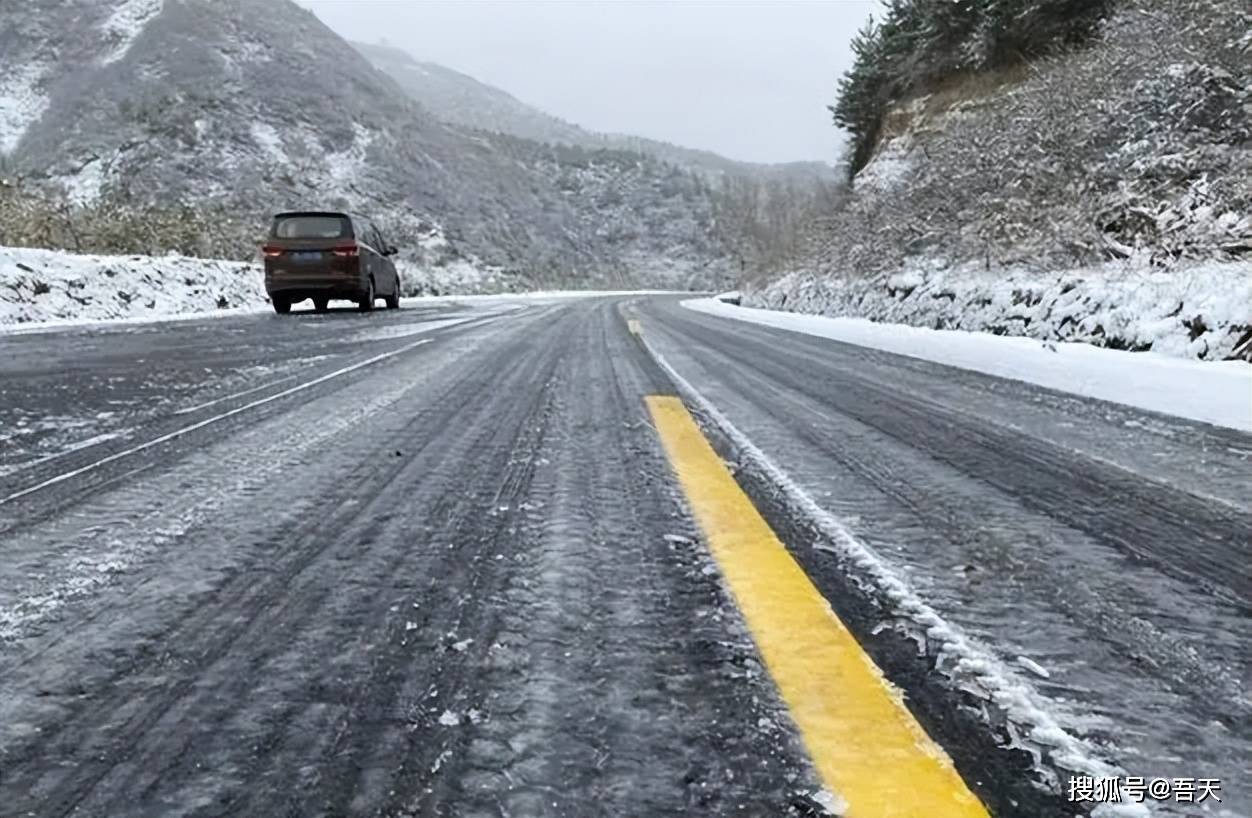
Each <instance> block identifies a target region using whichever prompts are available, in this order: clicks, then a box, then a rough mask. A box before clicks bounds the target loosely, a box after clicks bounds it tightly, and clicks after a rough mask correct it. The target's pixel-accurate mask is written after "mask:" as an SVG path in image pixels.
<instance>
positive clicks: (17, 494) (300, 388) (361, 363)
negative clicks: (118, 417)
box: [0, 338, 434, 506]
mask: <svg viewBox="0 0 1252 818" xmlns="http://www.w3.org/2000/svg"><path fill="white" fill-rule="evenodd" d="M433 340H434V339H432V338H423V339H421V340H420V341H414V342H413V343H411V344H405V345H404V346H402V347H400V348H399V349H393V350H391V351H390V352H384V353H382V354H381V355H375V356H374V357H373V358H367V359H366V360H364V361H359V362H357V363H355V364H352V365H351V366H345V367H343V368H342V369H336V370H335V371H334V372H329V373H327V374H325V375H322V376H321V377H319V378H314V379H313V380H311V381H309V382H307V383H302V384H299V385H298V386H293V387H291V388H290V389H284V390H283V391H282V392H278V393H277V394H274V395H269V396H268V397H264V398H261V399H260V400H254V401H252V403H245V404H244V405H243V406H237V407H235V408H234V409H231V410H230V411H228V412H223V413H222V414H220V415H214V416H213V417H211V418H206V419H204V420H202V421H199V422H198V423H193V424H191V425H190V426H184V427H183V428H181V429H176V430H175V431H173V432H169V433H167V434H163V435H161V436H160V437H157V438H153V439H152V440H149V441H147V442H145V443H140V444H139V445H138V446H134V447H132V448H129V449H126V450H125V451H121V452H116V453H114V454H111V455H109V456H108V457H104V458H101V459H100V460H97V461H95V462H94V463H88V464H87V465H86V466H83V467H82V468H78V469H74V470H73V471H68V472H65V473H64V474H58V475H57V476H56V477H51V478H49V479H47V480H45V481H43V482H42V483H38V484H37V485H34V486H31V487H29V488H25V489H22V490H21V491H18V492H15V493H13V494H10V495H9V496H8V497H5V498H3V499H0V506H2V505H4V504H5V503H9V502H12V501H13V500H17V499H18V498H20V497H25V496H26V495H28V494H33V493H35V492H36V491H39V490H40V489H45V488H47V487H48V486H53V485H56V484H57V483H63V482H65V481H66V480H69V479H70V478H72V477H77V476H78V475H80V474H84V473H86V472H89V471H93V470H95V469H98V468H100V467H101V466H103V465H105V464H106V463H112V462H113V461H115V460H121V459H122V458H123V457H129V456H130V455H132V454H135V453H136V452H142V451H143V450H144V449H150V448H152V447H153V446H158V445H160V444H162V443H165V442H167V441H170V440H173V439H174V438H176V437H180V436H182V435H185V434H187V433H188V432H194V431H195V430H196V429H203V428H204V427H205V426H208V425H210V424H212V423H217V422H218V421H219V420H225V419H226V418H228V417H232V416H233V415H237V414H239V413H240V412H246V411H248V410H249V409H255V408H256V407H258V406H262V405H264V404H266V403H269V402H270V401H276V400H278V399H279V398H285V397H286V396H288V395H294V394H295V393H296V392H302V391H304V390H305V389H308V388H309V387H312V386H316V385H317V384H319V383H325V382H326V381H328V380H330V379H331V378H337V377H339V376H340V375H346V374H347V373H349V372H352V371H354V370H357V369H360V368H362V367H365V366H369V365H370V364H375V363H378V362H379V361H382V360H385V359H387V358H392V357H394V356H396V355H399V354H400V353H402V352H408V351H409V350H410V349H413V348H414V347H419V346H421V345H422V344H429V343H431V342H432V341H433Z"/></svg>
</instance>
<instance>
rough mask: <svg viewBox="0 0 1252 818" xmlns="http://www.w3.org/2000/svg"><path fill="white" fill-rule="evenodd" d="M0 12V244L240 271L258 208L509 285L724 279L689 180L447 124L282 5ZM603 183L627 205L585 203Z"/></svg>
mask: <svg viewBox="0 0 1252 818" xmlns="http://www.w3.org/2000/svg"><path fill="white" fill-rule="evenodd" d="M4 16H5V23H6V25H5V26H4V27H3V29H2V30H0V77H3V79H0V152H3V154H4V156H3V160H2V161H3V163H2V164H0V179H3V180H6V181H5V183H4V184H0V233H2V234H3V241H4V242H5V243H6V244H10V245H14V244H20V245H28V246H37V247H58V248H66V249H73V250H79V251H91V252H105V253H108V252H117V253H129V252H143V253H163V252H165V251H167V250H171V249H173V250H177V251H180V252H183V253H189V254H196V255H205V256H216V257H232V258H241V259H242V258H248V257H249V256H250V254H251V252H252V250H253V248H254V246H255V241H256V238H257V236H258V235H259V233H260V231H261V230H262V229H263V227H264V225H265V223H266V216H267V214H268V213H270V212H272V211H274V210H278V209H287V208H293V207H319V208H328V207H329V208H355V209H359V210H363V211H367V212H369V213H370V214H371V215H372V216H374V217H376V218H377V219H378V220H379V221H380V222H382V223H383V225H384V226H385V227H386V228H387V229H388V230H389V231H390V233H391V234H392V236H393V238H394V239H395V241H396V244H398V245H399V246H400V247H402V248H412V247H416V246H417V245H419V244H420V243H421V240H422V238H423V237H424V236H427V235H430V234H431V233H432V232H438V233H439V234H441V235H442V236H443V237H444V238H445V241H446V245H445V246H444V248H443V249H442V250H441V251H440V252H441V255H442V257H443V260H444V261H446V262H448V263H463V264H467V265H470V266H474V267H490V268H494V269H497V270H499V271H500V273H499V274H500V275H501V276H505V277H510V278H511V279H512V283H511V284H510V288H518V287H531V286H540V285H545V284H563V285H567V286H568V285H580V284H581V285H592V286H594V285H598V284H603V283H606V282H610V281H613V282H619V283H621V282H624V281H625V282H629V283H632V284H636V285H647V284H653V285H661V286H674V285H679V286H688V285H691V286H698V287H708V286H716V285H717V284H718V283H720V282H723V281H724V280H725V279H726V278H727V277H728V275H729V272H728V271H729V266H728V260H727V250H726V248H725V247H724V246H723V242H722V239H721V238H719V237H718V236H717V235H716V231H714V230H713V229H712V227H713V224H712V222H711V217H710V215H709V214H710V212H711V209H712V203H711V200H710V192H709V191H708V190H707V189H705V188H703V187H701V186H700V185H699V184H698V183H697V182H696V181H695V180H694V179H691V180H688V181H687V182H683V183H680V184H677V185H672V184H671V181H672V179H673V173H674V169H673V168H671V167H669V166H667V165H665V164H664V163H662V162H661V161H659V160H656V159H654V158H651V157H642V156H640V155H639V154H635V153H624V152H614V151H602V150H599V151H587V150H583V149H573V148H571V149H570V150H572V151H573V152H572V153H571V152H570V151H568V150H563V151H561V152H559V153H554V152H553V151H552V150H551V149H550V148H549V147H548V146H545V145H543V144H540V143H538V142H534V141H530V140H525V139H519V138H517V137H513V136H503V135H497V134H489V133H483V132H467V131H466V130H465V129H464V128H462V127H459V126H451V125H448V124H446V123H444V122H443V121H442V120H441V119H440V118H438V117H436V116H433V115H431V113H430V112H428V111H427V110H426V109H425V108H423V107H422V106H421V105H420V104H418V103H417V102H415V101H414V100H413V99H412V97H411V96H410V95H409V94H408V93H406V92H405V91H404V90H402V89H401V88H400V87H399V86H398V85H397V84H396V83H395V81H393V80H392V79H391V78H389V77H388V76H386V75H385V74H384V73H382V72H380V71H378V70H376V69H375V68H374V67H373V66H371V65H370V63H369V62H368V61H367V60H366V59H365V58H364V57H362V56H361V55H359V54H357V53H356V52H355V51H354V50H353V49H352V48H351V47H350V46H348V45H347V43H345V42H344V41H343V40H342V39H340V38H339V37H338V36H337V35H335V34H334V33H333V32H331V31H330V30H328V29H327V28H326V27H325V26H323V25H322V24H321V23H320V22H319V21H318V20H317V19H316V17H315V16H314V15H313V14H311V13H310V12H308V11H306V10H304V9H302V8H300V7H298V6H296V5H295V4H293V3H291V2H289V0H212V1H211V2H210V0H184V2H177V3H173V2H162V0H124V2H114V3H99V2H94V0H93V1H92V2H88V0H70V2H62V1H61V0H35V2H31V3H27V4H24V5H22V6H21V7H15V8H6V10H5V12H4ZM554 165H555V166H556V169H557V172H555V173H554V171H553V166H554ZM623 175H629V176H631V177H635V178H637V179H638V180H639V181H640V182H641V183H640V184H639V185H635V186H633V187H632V189H636V190H639V191H648V192H649V195H648V196H647V197H646V198H644V199H639V200H635V199H631V198H629V197H625V198H623V199H622V200H621V201H620V202H617V203H616V204H615V206H614V207H613V208H611V209H606V210H603V211H601V210H598V209H597V208H596V207H595V206H594V205H591V204H589V202H593V201H595V200H597V198H598V197H600V195H601V193H602V192H603V191H604V190H605V189H607V188H610V187H613V186H615V185H617V183H618V180H619V179H620V178H621V177H622V176H623ZM558 179H562V180H565V182H563V183H562V184H565V183H566V182H568V181H569V180H571V179H573V180H577V181H578V186H577V187H574V188H570V187H567V186H561V185H558V184H557V180H558ZM652 193H659V195H652ZM622 225H626V226H627V227H628V228H629V229H628V230H627V231H625V232H623V230H622V229H621V226H622ZM649 225H659V226H660V228H661V229H648V226H649ZM607 234H612V235H611V236H609V237H607V238H606V235H607ZM639 259H646V260H648V261H649V263H648V264H645V265H643V266H642V267H640V266H639V265H638V264H637V261H638V260H639ZM673 259H676V265H671V263H670V262H671V260H673ZM408 260H409V261H410V262H412V263H414V264H419V265H423V266H424V265H426V264H427V263H428V261H429V260H428V259H426V258H424V257H421V255H420V254H417V255H414V256H411V257H410V258H409V259H408ZM654 274H656V275H659V276H660V278H652V277H651V276H653V275H654Z"/></svg>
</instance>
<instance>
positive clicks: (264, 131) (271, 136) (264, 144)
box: [251, 122, 291, 165]
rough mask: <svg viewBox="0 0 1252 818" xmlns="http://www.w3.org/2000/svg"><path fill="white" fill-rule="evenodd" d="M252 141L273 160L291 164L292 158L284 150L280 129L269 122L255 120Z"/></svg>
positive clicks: (252, 128)
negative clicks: (279, 133)
mask: <svg viewBox="0 0 1252 818" xmlns="http://www.w3.org/2000/svg"><path fill="white" fill-rule="evenodd" d="M251 132H252V141H253V142H255V143H256V144H257V147H259V148H260V149H261V150H262V152H263V153H264V154H265V155H266V157H267V158H269V159H270V160H271V161H274V162H277V163H279V164H284V165H285V164H290V162H291V158H290V157H289V156H287V151H285V150H283V140H282V137H281V136H279V135H278V130H277V129H276V128H275V127H274V126H273V125H271V124H269V123H268V122H253V123H252V127H251Z"/></svg>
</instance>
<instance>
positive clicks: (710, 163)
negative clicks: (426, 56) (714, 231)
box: [352, 42, 836, 183]
mask: <svg viewBox="0 0 1252 818" xmlns="http://www.w3.org/2000/svg"><path fill="white" fill-rule="evenodd" d="M352 45H353V47H354V48H356V50H357V51H359V52H361V53H362V54H363V55H365V56H366V57H367V58H368V59H369V61H370V62H371V63H373V64H374V65H375V66H376V67H378V68H379V69H380V70H382V71H383V72H385V73H386V74H387V75H388V76H390V77H391V78H392V79H393V80H395V81H396V83H397V84H398V85H399V86H400V87H401V88H403V89H404V90H405V91H406V92H408V93H409V95H410V96H412V97H413V99H414V100H416V101H417V102H418V103H420V104H421V105H422V106H424V107H425V108H427V109H428V110H429V111H431V112H432V113H433V114H435V116H437V117H439V118H440V119H442V120H444V121H445V122H450V123H454V124H458V125H465V126H468V127H471V128H476V129H479V130H483V131H491V132H497V133H506V134H512V135H513V136H520V137H523V138H525V139H531V140H534V141H537V142H548V143H554V144H562V145H575V146H578V147H583V148H589V149H592V150H600V149H606V148H607V149H610V150H621V151H629V152H633V153H641V154H645V155H647V156H651V157H653V158H656V159H660V160H661V161H664V162H668V163H670V164H673V165H677V166H679V167H681V168H684V169H686V170H690V171H693V172H697V173H700V174H702V175H705V176H706V177H709V178H711V179H713V180H717V179H720V178H722V177H725V176H727V175H733V176H746V177H750V178H756V179H760V180H763V181H765V180H779V181H792V182H795V183H813V182H817V181H831V180H833V179H834V178H835V174H836V172H835V170H834V168H832V167H831V166H830V165H826V164H823V163H821V162H787V163H781V164H759V163H753V162H738V161H735V160H733V159H727V158H726V157H724V156H720V155H718V154H716V153H713V152H712V151H702V150H696V149H694V148H684V147H681V146H679V145H672V144H670V143H668V142H663V141H660V140H656V139H648V138H646V137H641V136H630V135H626V134H605V133H597V132H595V131H589V130H587V129H585V128H582V127H580V126H578V125H574V124H572V123H569V122H566V121H565V120H563V119H560V118H558V117H555V116H552V115H551V114H548V113H545V112H544V111H541V110H539V109H538V108H535V107H532V106H530V105H527V104H526V103H524V102H522V101H521V100H519V99H517V98H516V97H514V96H512V95H511V94H509V93H508V92H506V91H502V90H500V89H499V88H495V87H493V86H490V85H487V84H485V83H482V82H479V81H478V80H476V79H474V78H473V77H470V76H467V75H465V74H462V73H460V72H459V71H454V70H452V69H451V68H446V67H444V66H442V65H439V64H437V63H432V62H425V61H422V60H419V59H417V58H416V57H414V56H413V55H411V54H409V53H408V52H407V51H404V50H403V49H400V48H396V47H394V46H390V45H385V44H370V43H363V42H353V43H352Z"/></svg>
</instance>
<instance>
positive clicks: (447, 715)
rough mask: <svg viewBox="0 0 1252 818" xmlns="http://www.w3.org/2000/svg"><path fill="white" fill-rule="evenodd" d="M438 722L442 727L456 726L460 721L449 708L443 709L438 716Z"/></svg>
mask: <svg viewBox="0 0 1252 818" xmlns="http://www.w3.org/2000/svg"><path fill="white" fill-rule="evenodd" d="M439 723H440V724H442V725H443V726H444V727H456V726H457V725H458V724H460V723H461V717H460V716H459V715H458V714H456V713H454V712H452V711H451V710H445V711H443V713H442V714H440V716H439Z"/></svg>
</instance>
